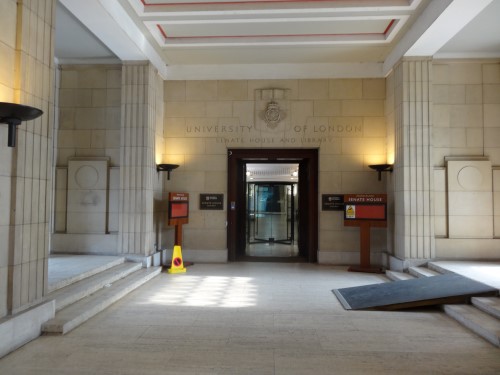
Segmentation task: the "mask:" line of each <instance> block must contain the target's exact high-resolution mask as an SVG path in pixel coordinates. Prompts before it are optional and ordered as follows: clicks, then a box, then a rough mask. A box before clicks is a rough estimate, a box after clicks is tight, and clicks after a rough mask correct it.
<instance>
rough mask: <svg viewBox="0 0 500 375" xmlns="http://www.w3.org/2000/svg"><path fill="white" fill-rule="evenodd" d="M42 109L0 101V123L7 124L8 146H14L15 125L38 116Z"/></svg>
mask: <svg viewBox="0 0 500 375" xmlns="http://www.w3.org/2000/svg"><path fill="white" fill-rule="evenodd" d="M42 114H43V111H42V110H40V109H38V108H34V107H30V106H27V105H22V104H16V103H4V102H0V123H1V124H7V125H8V126H9V133H8V141H7V144H8V146H9V147H16V130H17V129H16V127H17V126H18V125H20V124H21V122H23V121H28V120H34V119H36V118H37V117H40V116H41V115H42Z"/></svg>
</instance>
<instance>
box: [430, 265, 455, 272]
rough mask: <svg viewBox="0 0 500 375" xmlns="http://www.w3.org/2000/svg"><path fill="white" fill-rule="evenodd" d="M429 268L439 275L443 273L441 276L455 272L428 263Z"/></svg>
mask: <svg viewBox="0 0 500 375" xmlns="http://www.w3.org/2000/svg"><path fill="white" fill-rule="evenodd" d="M427 268H428V269H430V270H432V271H435V272H437V273H441V274H447V273H454V272H453V271H450V270H449V269H446V268H444V267H441V266H440V265H439V264H436V263H433V262H429V263H427Z"/></svg>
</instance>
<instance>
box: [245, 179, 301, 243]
mask: <svg viewBox="0 0 500 375" xmlns="http://www.w3.org/2000/svg"><path fill="white" fill-rule="evenodd" d="M246 196H247V221H246V222H247V228H246V232H247V243H248V244H258V243H280V244H284V245H292V244H293V243H294V241H295V234H296V229H295V226H296V216H297V213H296V211H295V207H297V201H296V200H297V184H296V183H279V182H273V183H263V182H250V183H247V195H246Z"/></svg>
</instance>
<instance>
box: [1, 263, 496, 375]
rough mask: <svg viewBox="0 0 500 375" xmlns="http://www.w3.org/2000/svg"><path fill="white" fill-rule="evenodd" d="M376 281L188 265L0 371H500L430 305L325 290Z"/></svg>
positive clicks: (256, 267) (313, 270)
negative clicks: (358, 300)
mask: <svg viewBox="0 0 500 375" xmlns="http://www.w3.org/2000/svg"><path fill="white" fill-rule="evenodd" d="M384 281H386V279H385V277H384V276H381V275H373V274H357V273H348V272H346V270H345V268H344V267H330V266H321V265H315V264H299V263H228V264H195V265H194V266H191V267H189V268H188V271H187V273H186V274H178V275H170V274H167V273H162V274H161V275H160V276H159V277H157V278H155V279H153V280H152V281H151V282H149V283H147V284H145V285H144V286H142V287H140V288H139V289H137V290H136V291H135V292H132V293H131V294H129V295H128V296H127V297H125V298H124V299H123V300H121V301H120V302H117V303H116V304H114V305H113V306H111V307H110V308H109V309H107V310H106V311H104V312H102V313H101V314H99V315H97V316H96V317H94V318H93V319H90V320H89V321H87V322H86V323H84V324H83V325H82V326H80V327H79V328H77V329H75V330H74V331H72V332H70V333H69V334H67V335H65V336H42V337H40V338H38V339H36V340H34V341H33V342H31V343H29V344H27V345H25V346H24V347H23V348H21V349H19V350H17V351H15V352H14V353H11V354H9V355H8V356H6V357H4V358H3V359H1V360H0V374H2V375H8V374H47V375H48V374H51V375H57V374H82V375H83V374H85V375H87V374H96V375H97V374H103V375H106V374H134V375H137V374H145V375H149V374H150V375H153V374H155V375H156V374H167V375H169V374H252V375H254V374H255V375H261V374H262V375H265V374H280V375H281V374H283V375H294V374H314V375H322V374H329V375H330V374H498V373H500V350H499V349H498V348H495V347H494V346H492V345H491V344H489V343H488V342H486V341H484V340H483V339H481V338H479V337H477V336H476V335H475V334H473V333H471V332H470V331H468V330H467V329H465V328H463V327H462V326H460V325H459V324H458V323H456V322H455V321H453V320H452V319H450V318H448V317H447V316H446V315H444V314H443V313H441V312H440V311H437V310H433V309H430V310H417V311H406V312H359V311H358V312H357V311H354V312H353V311H345V310H344V309H343V308H342V306H341V305H340V303H339V302H338V301H337V299H336V298H335V296H334V295H333V294H332V292H331V289H333V288H342V287H348V286H354V285H362V284H368V283H378V282H384Z"/></svg>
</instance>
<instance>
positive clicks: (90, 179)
mask: <svg viewBox="0 0 500 375" xmlns="http://www.w3.org/2000/svg"><path fill="white" fill-rule="evenodd" d="M97 181H99V172H97V169H95V168H94V167H92V166H91V165H83V166H81V167H80V168H78V169H77V170H76V172H75V182H76V184H77V185H78V187H80V188H81V189H92V188H93V187H94V186H95V185H96V184H97Z"/></svg>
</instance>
